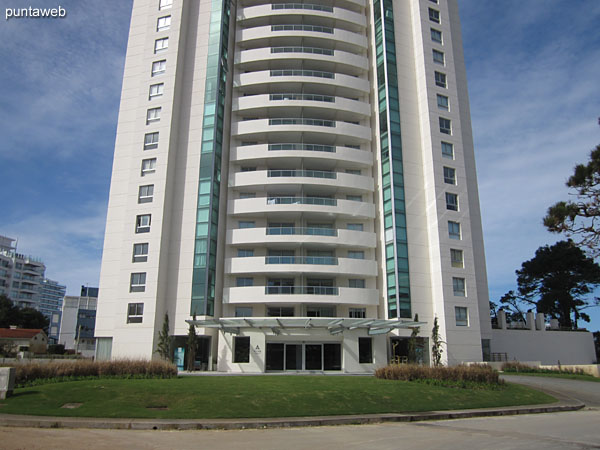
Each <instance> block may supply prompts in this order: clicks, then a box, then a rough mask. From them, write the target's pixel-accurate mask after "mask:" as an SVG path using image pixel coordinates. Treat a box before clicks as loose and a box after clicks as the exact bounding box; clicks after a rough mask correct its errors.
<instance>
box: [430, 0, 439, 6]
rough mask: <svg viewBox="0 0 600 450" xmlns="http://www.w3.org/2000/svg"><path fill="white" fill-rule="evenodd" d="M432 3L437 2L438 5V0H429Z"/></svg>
mask: <svg viewBox="0 0 600 450" xmlns="http://www.w3.org/2000/svg"><path fill="white" fill-rule="evenodd" d="M429 1H430V2H431V3H435V4H436V5H437V3H438V0H429Z"/></svg>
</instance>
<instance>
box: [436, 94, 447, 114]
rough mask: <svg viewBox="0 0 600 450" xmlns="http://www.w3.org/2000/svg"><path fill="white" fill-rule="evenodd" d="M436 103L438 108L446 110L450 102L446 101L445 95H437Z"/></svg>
mask: <svg viewBox="0 0 600 450" xmlns="http://www.w3.org/2000/svg"><path fill="white" fill-rule="evenodd" d="M437 104H438V108H440V109H445V110H446V111H448V109H450V103H449V102H448V97H446V96H445V95H440V94H438V95H437Z"/></svg>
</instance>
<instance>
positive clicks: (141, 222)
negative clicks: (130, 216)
mask: <svg viewBox="0 0 600 450" xmlns="http://www.w3.org/2000/svg"><path fill="white" fill-rule="evenodd" d="M151 217H152V216H151V214H142V215H139V216H137V217H136V218H135V232H136V233H148V232H149V231H150V219H151Z"/></svg>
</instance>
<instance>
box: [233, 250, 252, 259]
mask: <svg viewBox="0 0 600 450" xmlns="http://www.w3.org/2000/svg"><path fill="white" fill-rule="evenodd" d="M237 255H238V258H248V257H250V256H254V249H251V248H238V251H237Z"/></svg>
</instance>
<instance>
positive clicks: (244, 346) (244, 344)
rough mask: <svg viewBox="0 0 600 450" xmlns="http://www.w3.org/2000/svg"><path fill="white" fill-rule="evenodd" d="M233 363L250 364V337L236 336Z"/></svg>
mask: <svg viewBox="0 0 600 450" xmlns="http://www.w3.org/2000/svg"><path fill="white" fill-rule="evenodd" d="M233 362H234V363H248V362H250V337H249V336H235V337H234V338H233Z"/></svg>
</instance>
